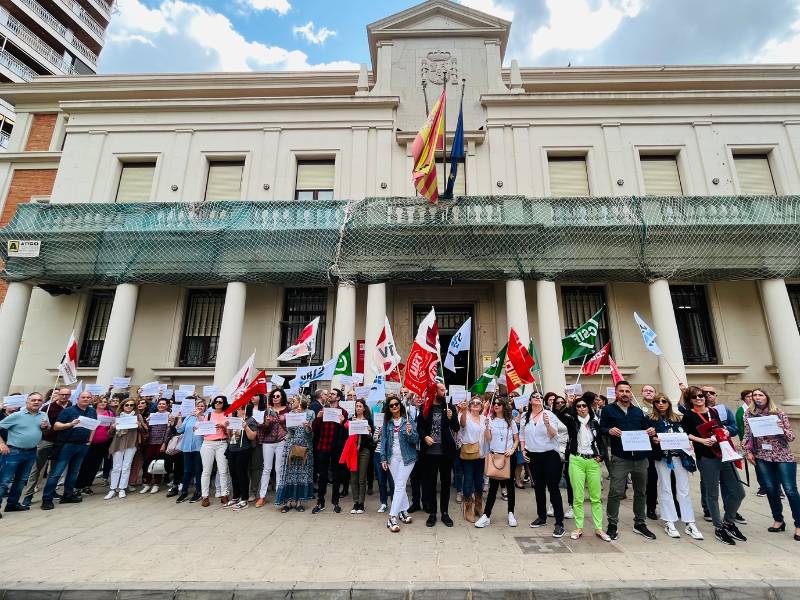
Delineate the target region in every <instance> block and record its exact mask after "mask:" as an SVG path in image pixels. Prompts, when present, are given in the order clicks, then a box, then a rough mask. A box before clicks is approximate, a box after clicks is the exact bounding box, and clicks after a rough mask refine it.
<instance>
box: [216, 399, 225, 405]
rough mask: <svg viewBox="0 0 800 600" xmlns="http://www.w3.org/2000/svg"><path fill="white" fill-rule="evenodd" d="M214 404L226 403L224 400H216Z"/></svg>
mask: <svg viewBox="0 0 800 600" xmlns="http://www.w3.org/2000/svg"><path fill="white" fill-rule="evenodd" d="M214 404H225V402H223V401H222V400H214Z"/></svg>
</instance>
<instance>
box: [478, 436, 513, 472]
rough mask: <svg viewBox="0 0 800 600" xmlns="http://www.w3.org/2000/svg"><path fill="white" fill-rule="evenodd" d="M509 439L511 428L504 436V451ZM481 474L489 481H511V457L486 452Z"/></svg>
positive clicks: (501, 453)
mask: <svg viewBox="0 0 800 600" xmlns="http://www.w3.org/2000/svg"><path fill="white" fill-rule="evenodd" d="M510 439H511V427H510V426H509V428H508V433H507V434H506V449H508V441H509V440H510ZM483 472H484V475H486V476H487V477H488V478H489V479H498V480H500V481H504V480H506V479H511V457H510V456H506V455H505V454H504V453H503V452H488V453H487V454H486V464H485V466H484V469H483Z"/></svg>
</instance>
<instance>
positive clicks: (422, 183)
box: [411, 89, 445, 202]
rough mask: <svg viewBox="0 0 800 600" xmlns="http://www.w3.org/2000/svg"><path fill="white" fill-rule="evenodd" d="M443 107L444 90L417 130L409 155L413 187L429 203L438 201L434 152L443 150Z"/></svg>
mask: <svg viewBox="0 0 800 600" xmlns="http://www.w3.org/2000/svg"><path fill="white" fill-rule="evenodd" d="M444 107H445V90H444V89H443V90H442V95H441V96H440V97H439V100H437V101H436V104H434V105H433V109H432V110H431V112H430V114H429V115H428V119H427V121H425V124H424V125H423V126H422V129H420V130H419V133H418V134H417V137H415V138H414V143H413V144H411V155H412V157H413V158H414V170H413V172H412V177H413V179H414V187H415V188H416V190H417V191H418V192H419V194H420V195H421V196H425V197H426V198H427V199H428V200H430V201H431V202H436V201H437V200H439V184H438V183H437V181H436V151H437V150H441V149H443V148H444Z"/></svg>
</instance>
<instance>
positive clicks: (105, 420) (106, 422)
mask: <svg viewBox="0 0 800 600" xmlns="http://www.w3.org/2000/svg"><path fill="white" fill-rule="evenodd" d="M97 420H98V421H99V422H100V425H102V426H103V427H108V426H110V425H113V424H114V417H107V416H105V415H99V416H98V417H97Z"/></svg>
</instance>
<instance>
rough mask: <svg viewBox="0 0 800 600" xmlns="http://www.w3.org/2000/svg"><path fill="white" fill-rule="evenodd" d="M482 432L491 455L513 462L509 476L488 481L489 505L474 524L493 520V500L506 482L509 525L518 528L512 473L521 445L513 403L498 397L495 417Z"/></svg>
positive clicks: (485, 524) (483, 525) (477, 524)
mask: <svg viewBox="0 0 800 600" xmlns="http://www.w3.org/2000/svg"><path fill="white" fill-rule="evenodd" d="M483 435H484V439H485V440H486V445H487V446H488V448H487V452H488V453H489V455H490V456H491V455H492V454H502V455H504V456H505V457H506V460H508V461H509V463H510V469H509V471H508V472H509V478H508V479H505V480H501V479H495V478H492V479H490V480H489V495H488V496H487V497H486V507H485V508H484V509H483V514H482V515H481V517H480V518H479V519H478V520H477V521H475V527H479V528H481V527H488V526H489V524H490V523H491V516H492V508H494V501H495V500H496V499H497V490H498V489H499V488H500V484H501V483H503V482H504V483H505V485H506V489H507V492H508V496H507V500H508V524H509V526H510V527H516V526H517V519H516V518H515V517H514V500H515V493H514V485H513V481H512V478H511V474H512V473H513V472H514V467H515V466H516V465H515V458H514V457H515V455H516V453H517V446H518V445H519V427H518V426H517V424H516V423H515V422H514V419H513V418H512V416H511V405H510V404H509V401H508V399H507V398H499V397H498V398H495V400H494V402H493V403H492V416H491V418H490V419H489V420H487V421H485V428H484V434H483ZM487 460H491V459H490V458H489V459H487Z"/></svg>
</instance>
